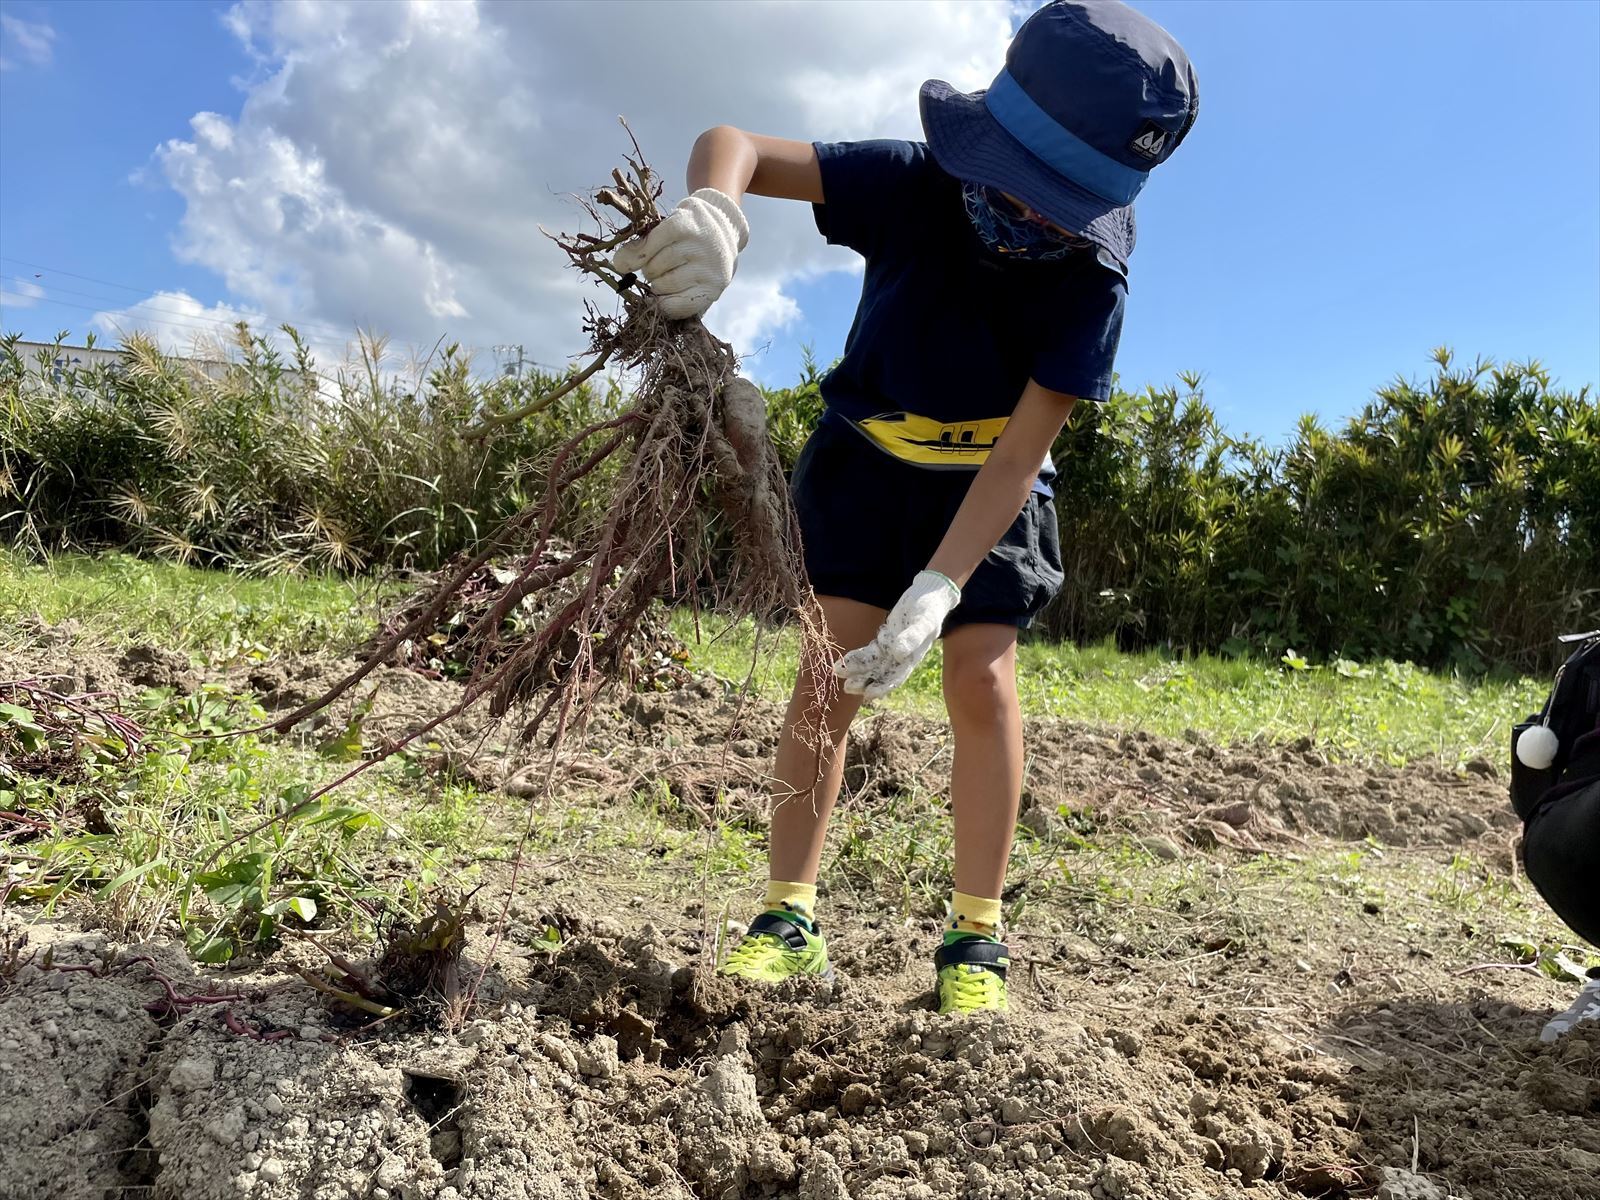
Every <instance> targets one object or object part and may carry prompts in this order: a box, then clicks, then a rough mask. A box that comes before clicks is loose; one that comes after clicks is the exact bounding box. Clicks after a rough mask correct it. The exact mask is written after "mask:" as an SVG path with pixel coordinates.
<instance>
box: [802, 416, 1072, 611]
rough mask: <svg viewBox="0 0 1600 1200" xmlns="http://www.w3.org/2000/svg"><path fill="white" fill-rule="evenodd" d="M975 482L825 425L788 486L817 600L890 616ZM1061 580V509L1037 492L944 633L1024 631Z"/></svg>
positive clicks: (837, 425)
mask: <svg viewBox="0 0 1600 1200" xmlns="http://www.w3.org/2000/svg"><path fill="white" fill-rule="evenodd" d="M974 474H975V472H970V471H940V470H930V469H929V468H927V467H916V466H912V465H911V464H909V463H904V462H901V461H900V460H899V459H897V458H895V457H893V456H892V455H890V454H887V453H885V452H884V451H882V450H880V449H878V447H876V446H874V445H873V444H872V443H871V442H869V441H868V440H867V438H866V436H865V435H863V434H861V433H858V432H857V431H856V430H855V429H854V428H853V427H852V426H850V425H848V424H846V423H844V422H836V421H834V420H832V419H824V420H823V422H822V423H821V424H820V425H819V426H818V427H817V429H816V431H815V432H814V433H812V435H811V437H810V438H809V439H807V441H806V444H805V446H804V447H803V448H802V449H801V451H800V458H799V460H798V461H797V462H796V463H795V468H794V478H793V482H792V485H791V486H792V488H793V491H794V505H795V511H796V512H797V513H798V514H799V517H800V533H801V537H802V539H803V543H804V547H805V559H806V573H807V575H809V576H810V579H811V586H812V587H813V588H815V589H816V591H817V594H818V595H819V596H840V597H843V598H844V599H846V600H856V601H859V602H860V603H862V604H871V605H874V606H876V607H878V608H893V607H894V605H895V601H897V600H899V599H900V595H901V593H902V592H904V591H905V590H906V588H908V587H909V586H910V585H911V580H912V578H913V577H914V576H915V575H916V574H917V572H918V571H921V570H923V569H925V568H926V567H927V565H928V560H929V559H930V558H932V557H933V552H934V551H935V550H937V549H938V547H939V543H940V541H942V540H943V539H944V535H945V531H946V530H947V529H949V528H950V523H951V522H952V521H953V520H954V519H955V515H956V510H957V509H959V508H960V507H961V502H962V500H963V499H965V498H966V494H967V489H968V488H969V487H970V486H971V485H972V480H973V476H974ZM1062 578H1063V576H1062V572H1061V540H1060V536H1059V534H1058V532H1057V529H1056V510H1055V504H1054V502H1053V501H1052V500H1051V499H1050V497H1048V496H1045V495H1043V494H1042V493H1040V492H1038V491H1035V492H1033V493H1031V494H1030V495H1029V496H1028V502H1027V503H1026V504H1025V505H1023V508H1022V512H1021V513H1019V514H1018V515H1017V519H1016V520H1015V521H1013V522H1012V523H1011V528H1010V529H1008V530H1006V532H1005V535H1004V536H1003V537H1002V538H1001V539H1000V543H999V545H997V546H996V547H995V548H994V549H993V550H991V551H989V556H988V557H987V558H985V559H984V560H983V562H981V563H979V564H978V569H977V570H976V571H975V572H973V575H972V578H971V579H969V580H967V586H966V587H964V588H963V589H962V590H961V603H960V604H959V605H957V607H956V609H955V611H954V612H952V613H951V614H950V617H949V620H947V621H946V622H945V629H946V631H948V630H950V629H951V628H953V627H955V626H957V625H979V624H985V625H1015V626H1016V627H1017V628H1019V629H1025V628H1027V626H1028V625H1029V624H1030V623H1031V622H1032V621H1033V619H1034V618H1035V617H1036V616H1038V615H1039V613H1040V611H1041V610H1043V608H1044V606H1045V605H1046V604H1048V603H1049V602H1050V600H1051V598H1052V597H1053V596H1054V595H1055V594H1056V592H1057V591H1058V590H1059V589H1060V587H1061V581H1062Z"/></svg>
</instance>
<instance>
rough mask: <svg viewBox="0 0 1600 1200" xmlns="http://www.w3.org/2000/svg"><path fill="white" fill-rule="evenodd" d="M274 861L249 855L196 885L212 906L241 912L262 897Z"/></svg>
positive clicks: (261, 854) (199, 877)
mask: <svg viewBox="0 0 1600 1200" xmlns="http://www.w3.org/2000/svg"><path fill="white" fill-rule="evenodd" d="M271 859H272V856H271V855H269V854H267V853H265V852H261V851H258V852H256V853H254V854H246V855H245V856H244V857H242V858H236V859H234V860H233V861H232V862H230V863H228V864H227V865H226V866H223V867H219V868H218V869H217V870H215V871H207V872H206V873H205V874H204V875H197V876H196V877H195V883H196V884H197V885H198V886H199V888H200V890H201V891H203V892H204V893H205V894H206V899H208V900H210V901H211V903H213V904H215V905H217V906H219V907H221V908H229V909H235V908H241V907H243V906H244V905H246V904H247V903H249V901H251V900H252V899H254V898H255V897H256V896H257V895H259V893H260V889H261V885H262V881H263V880H264V879H270V878H271V871H272V862H271ZM202 961H204V960H202Z"/></svg>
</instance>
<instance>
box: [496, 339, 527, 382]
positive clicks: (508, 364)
mask: <svg viewBox="0 0 1600 1200" xmlns="http://www.w3.org/2000/svg"><path fill="white" fill-rule="evenodd" d="M513 350H514V351H516V359H515V361H513V359H512V355H511V352H512V351H513ZM494 357H495V361H496V363H498V364H499V367H500V374H502V375H504V376H506V377H507V378H509V379H521V378H522V368H523V365H524V364H525V363H526V362H527V361H528V359H527V355H526V354H525V353H524V352H523V346H522V343H521V342H512V343H508V344H504V345H499V346H496V347H495V348H494Z"/></svg>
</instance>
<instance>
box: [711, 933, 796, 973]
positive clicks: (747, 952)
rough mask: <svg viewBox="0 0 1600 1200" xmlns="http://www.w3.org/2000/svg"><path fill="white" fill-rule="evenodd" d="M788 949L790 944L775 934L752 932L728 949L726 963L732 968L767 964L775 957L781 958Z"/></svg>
mask: <svg viewBox="0 0 1600 1200" xmlns="http://www.w3.org/2000/svg"><path fill="white" fill-rule="evenodd" d="M788 949H789V947H788V945H787V944H785V943H784V941H783V940H782V939H781V938H778V937H776V936H775V935H773V934H770V933H752V934H749V935H748V936H746V937H745V938H743V939H742V940H741V941H740V942H739V944H738V945H737V946H735V947H734V948H733V949H732V950H730V951H728V961H727V964H726V965H727V966H728V967H729V968H730V969H744V968H748V967H761V966H765V965H766V964H768V963H770V962H771V961H772V960H773V959H775V958H781V957H782V956H783V954H784V953H785V951H787V950H788Z"/></svg>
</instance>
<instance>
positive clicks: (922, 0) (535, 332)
mask: <svg viewBox="0 0 1600 1200" xmlns="http://www.w3.org/2000/svg"><path fill="white" fill-rule="evenodd" d="M227 24H228V26H229V28H230V29H232V30H233V31H234V32H235V34H237V35H238V36H239V37H240V38H241V40H242V41H244V43H245V44H246V46H247V47H248V48H249V50H250V52H251V53H252V55H254V56H255V58H256V61H257V64H258V72H259V74H258V77H257V79H256V80H255V81H254V82H253V83H252V84H250V85H249V88H248V91H247V94H246V97H245V99H244V102H243V104H242V107H241V109H240V111H239V112H238V113H237V114H233V115H219V114H216V113H209V112H208V113H199V114H196V116H195V117H194V118H193V119H192V121H191V133H190V134H189V135H188V136H187V137H186V138H175V139H173V140H171V141H169V142H167V143H165V144H164V145H163V146H161V147H160V148H159V149H158V150H157V151H156V156H155V162H156V166H157V167H158V168H159V170H160V171H161V172H162V173H163V174H164V176H165V178H166V179H167V181H168V182H169V183H170V185H171V186H172V187H173V188H175V189H176V190H177V191H178V192H179V193H180V195H181V196H182V197H183V199H184V201H185V204H186V209H185V214H184V217H183V221H182V225H181V227H180V230H179V232H178V235H177V239H176V248H177V251H178V253H179V255H180V256H181V257H182V258H184V259H185V260H186V261H191V262H195V263H199V264H202V265H204V266H206V267H208V268H210V269H212V270H214V271H216V272H217V273H218V274H219V275H220V276H221V277H222V278H223V280H224V281H225V282H226V284H227V286H228V288H229V290H230V292H231V293H232V294H234V295H236V296H239V297H241V298H243V299H244V300H246V301H247V302H249V303H251V304H254V305H257V306H259V307H260V308H261V309H262V310H264V311H265V312H267V313H270V314H273V315H274V316H275V317H277V316H281V315H284V314H297V315H301V316H303V317H305V318H306V319H308V320H311V321H315V322H319V323H322V324H331V325H334V326H338V327H340V328H349V327H353V326H354V325H355V324H356V323H358V322H359V323H361V324H362V325H365V326H370V327H372V328H376V329H379V330H383V331H386V332H388V333H390V334H392V335H393V336H394V337H395V338H396V339H398V340H400V341H402V342H414V343H431V342H432V340H433V339H434V338H435V337H436V336H438V334H440V333H441V332H446V331H448V332H449V334H450V335H451V336H452V337H455V338H460V339H461V340H463V341H465V342H467V343H469V344H474V345H478V346H489V345H492V344H495V343H499V342H517V343H522V344H524V345H526V346H527V348H528V352H529V355H530V357H533V358H536V359H538V360H539V361H544V362H556V361H560V360H561V359H562V358H564V357H565V356H566V355H569V354H572V353H574V352H576V351H578V350H580V349H581V348H582V345H581V342H582V338H581V333H580V331H579V328H578V326H579V321H580V318H581V309H580V298H581V297H582V296H583V295H584V294H585V292H584V291H583V290H582V285H581V282H580V281H579V280H578V279H577V278H576V276H574V275H573V274H572V273H571V272H570V271H568V270H566V269H564V267H563V265H562V257H561V255H560V254H559V253H558V252H557V251H556V250H555V249H554V247H552V246H551V245H550V243H549V242H548V241H547V240H546V239H545V238H544V237H543V236H542V235H541V234H540V233H539V231H538V226H539V225H540V224H543V225H545V226H546V227H548V228H556V229H560V228H569V227H571V226H572V225H573V223H574V222H575V221H576V220H577V219H578V212H577V210H576V208H575V207H574V206H573V204H572V203H571V201H570V199H569V198H568V197H570V195H571V193H573V192H575V191H580V190H584V189H587V188H588V187H590V186H592V185H594V184H597V183H599V182H602V181H604V180H605V178H606V177H607V175H608V174H609V172H610V169H611V168H612V167H613V166H615V165H617V164H618V163H619V162H620V161H621V155H622V152H623V151H624V150H625V149H626V148H627V141H626V137H625V135H624V134H623V132H622V130H621V129H620V128H619V127H618V126H617V124H616V118H617V116H618V115H619V114H622V115H625V116H627V117H628V119H629V122H630V124H631V125H632V127H633V129H634V131H635V132H636V133H637V134H638V136H639V139H640V142H641V144H642V145H643V147H644V149H645V151H646V153H647V154H648V155H649V156H650V158H651V159H652V161H653V164H654V165H655V167H656V168H657V169H658V170H659V171H660V172H661V173H662V175H663V177H664V179H665V180H666V182H667V194H666V197H665V199H666V201H667V202H668V203H671V202H672V201H673V200H674V199H675V198H676V197H677V196H678V195H679V194H680V193H681V189H682V186H683V168H684V163H685V160H686V158H687V155H688V151H689V147H690V145H691V143H692V142H693V139H694V137H695V135H696V134H698V133H699V132H700V131H701V130H703V129H705V128H707V127H709V126H711V125H715V124H718V123H722V122H727V123H732V124H736V125H740V126H743V127H745V128H749V129H754V130H757V131H760V132H764V133H773V134H777V135H780V136H789V137H806V138H815V139H838V138H856V137H867V136H904V137H917V136H920V124H919V122H918V119H917V115H916V93H917V87H918V85H919V84H920V83H921V82H922V80H923V79H925V78H927V77H929V76H939V77H942V78H946V79H950V80H951V81H952V82H954V83H956V84H958V85H960V86H963V87H978V86H982V85H983V84H984V83H986V82H987V80H988V79H989V78H990V77H991V76H992V75H993V73H994V71H995V70H996V69H997V68H998V67H999V65H1000V63H1001V61H1002V58H1003V55H1004V49H1005V44H1006V41H1007V39H1008V37H1009V34H1010V28H1011V24H1010V4H1009V3H1008V2H1007V0H982V2H972V3H959V2H956V3H952V2H939V0H850V2H811V3H802V2H797V0H778V2H767V3H743V4H730V3H723V2H720V0H698V2H695V0H686V2H680V3H671V4H664V3H657V2H654V0H619V2H616V3H608V4H600V5H597V4H589V3H583V2H567V0H563V2H559V3H555V2H552V3H542V4H521V3H499V2H495V0H483V2H481V3H468V2H466V0H452V2H448V3H445V2H432V3H430V2H428V0H414V2H413V3H411V4H407V5H399V4H370V3H339V2H334V0H288V2H285V3H279V4H270V5H268V4H261V3H257V2H256V0H245V2H244V3H241V4H239V5H237V6H236V7H235V8H234V9H233V10H231V11H230V13H229V14H228V17H227ZM748 211H749V213H750V218H751V223H752V226H753V234H752V241H751V245H750V248H749V250H748V251H747V252H746V254H745V256H744V258H743V259H742V260H741V263H740V269H739V277H738V280H737V282H736V285H735V287H734V289H732V290H731V291H730V292H729V294H728V296H727V297H726V298H725V299H724V300H723V302H722V303H721V304H719V306H718V307H717V308H715V309H713V310H712V313H711V316H710V323H711V325H712V326H713V328H715V329H716V330H717V331H718V332H720V333H721V334H722V335H723V336H725V337H729V338H730V339H731V340H733V341H734V342H735V344H736V345H738V346H741V347H743V348H750V347H753V346H757V345H759V344H760V343H762V342H763V341H765V340H766V339H768V338H770V337H771V336H772V334H773V333H774V332H776V331H778V330H781V329H782V328H783V327H785V326H786V325H788V324H789V323H791V322H793V321H795V320H796V319H797V317H798V316H799V309H798V306H797V305H796V303H795V300H794V297H793V295H792V291H791V285H792V284H793V282H794V281H796V280H797V279H802V278H805V277H807V276H814V275H816V274H817V273H820V272H822V271H826V270H839V269H850V268H851V267H852V266H853V258H852V256H849V255H847V254H845V253H844V252H842V251H838V250H830V249H829V248H827V247H825V246H824V245H823V243H822V241H821V239H820V238H819V237H818V236H817V234H816V231H815V228H814V227H813V225H812V222H811V216H810V212H809V210H808V209H807V208H806V206H804V205H799V204H785V203H780V202H776V201H770V200H761V199H753V200H752V201H751V202H750V204H749V210H748Z"/></svg>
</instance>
